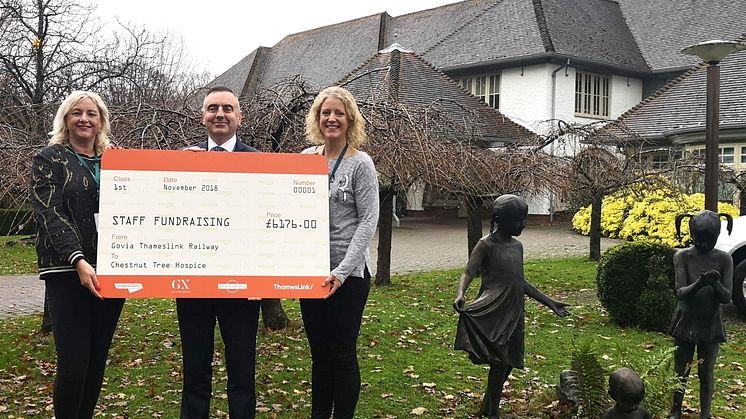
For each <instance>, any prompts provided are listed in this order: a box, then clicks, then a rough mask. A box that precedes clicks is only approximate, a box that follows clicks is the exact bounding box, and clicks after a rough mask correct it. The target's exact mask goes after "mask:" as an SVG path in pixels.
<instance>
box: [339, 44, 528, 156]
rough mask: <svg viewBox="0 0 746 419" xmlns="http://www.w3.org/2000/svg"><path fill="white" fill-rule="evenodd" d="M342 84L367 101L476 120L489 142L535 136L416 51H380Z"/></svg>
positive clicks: (509, 140) (459, 118)
mask: <svg viewBox="0 0 746 419" xmlns="http://www.w3.org/2000/svg"><path fill="white" fill-rule="evenodd" d="M396 55H398V56H399V58H398V59H396ZM339 84H340V85H343V86H344V87H345V88H347V89H348V90H350V91H351V92H352V93H353V94H354V95H355V97H356V98H357V99H358V101H360V102H363V103H381V102H383V101H388V102H389V103H390V101H392V100H395V101H396V102H397V103H398V104H401V105H405V106H406V107H407V108H408V109H410V110H415V111H419V112H424V111H425V110H426V109H427V108H428V107H435V108H438V109H439V110H440V111H441V112H442V113H444V114H447V115H448V116H449V117H450V119H452V120H457V121H464V120H473V121H474V125H475V128H477V129H478V131H479V134H480V135H481V137H482V139H483V140H485V141H486V142H496V141H497V142H505V143H511V142H516V141H520V140H522V139H527V138H529V137H532V136H534V134H533V133H532V132H530V131H528V130H527V129H525V128H523V127H522V126H520V125H518V124H516V123H514V122H513V121H511V120H510V119H509V118H508V117H506V116H504V115H502V114H501V113H500V112H499V111H497V110H496V109H493V108H491V107H489V106H487V105H486V104H485V103H484V102H483V101H482V100H480V99H477V98H476V97H474V96H472V95H471V94H469V93H467V92H465V91H464V90H463V89H462V88H461V87H460V86H459V85H458V84H457V83H456V82H454V81H453V80H451V79H450V78H449V77H448V76H446V75H445V74H443V73H441V72H440V71H438V70H436V69H435V67H433V66H432V65H431V64H429V63H427V62H426V61H425V60H423V59H422V58H420V57H419V56H417V55H416V54H414V53H412V52H404V51H398V50H396V51H390V52H380V53H378V54H376V55H375V56H373V57H372V58H371V59H369V60H368V61H366V62H365V63H364V64H363V65H362V66H360V67H358V68H357V69H355V70H354V71H353V72H352V73H350V74H349V75H348V76H347V77H345V78H344V79H343V80H341V81H340V83H339Z"/></svg>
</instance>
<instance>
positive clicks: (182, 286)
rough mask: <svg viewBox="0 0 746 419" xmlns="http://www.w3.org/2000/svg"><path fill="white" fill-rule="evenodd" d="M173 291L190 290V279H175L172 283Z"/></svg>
mask: <svg viewBox="0 0 746 419" xmlns="http://www.w3.org/2000/svg"><path fill="white" fill-rule="evenodd" d="M171 289H174V290H178V291H182V290H188V289H189V280H188V279H174V280H173V281H171Z"/></svg>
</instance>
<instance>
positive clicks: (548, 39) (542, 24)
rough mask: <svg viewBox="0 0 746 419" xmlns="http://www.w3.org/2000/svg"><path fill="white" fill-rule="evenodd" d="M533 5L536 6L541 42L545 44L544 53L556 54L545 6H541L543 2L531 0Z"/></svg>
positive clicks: (535, 12) (535, 11)
mask: <svg viewBox="0 0 746 419" xmlns="http://www.w3.org/2000/svg"><path fill="white" fill-rule="evenodd" d="M531 3H533V6H534V15H535V17H536V25H537V26H538V27H539V36H540V37H541V42H542V43H543V44H544V51H546V52H556V51H555V49H554V44H553V43H552V34H550V33H549V26H548V25H547V17H546V15H545V14H544V6H543V5H542V4H541V0H531Z"/></svg>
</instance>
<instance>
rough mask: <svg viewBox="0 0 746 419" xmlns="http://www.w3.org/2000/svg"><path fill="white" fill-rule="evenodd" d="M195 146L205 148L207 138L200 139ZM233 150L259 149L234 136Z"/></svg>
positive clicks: (249, 150)
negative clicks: (234, 144)
mask: <svg viewBox="0 0 746 419" xmlns="http://www.w3.org/2000/svg"><path fill="white" fill-rule="evenodd" d="M197 147H199V148H204V149H205V150H207V140H204V141H201V142H200V143H198V144H197ZM233 151H234V152H237V151H248V152H258V151H259V150H257V149H255V148H254V147H252V146H250V145H248V144H246V143H244V142H243V141H241V139H240V138H236V147H235V148H234V149H233Z"/></svg>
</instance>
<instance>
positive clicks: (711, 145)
mask: <svg viewBox="0 0 746 419" xmlns="http://www.w3.org/2000/svg"><path fill="white" fill-rule="evenodd" d="M742 50H746V45H745V44H740V43H738V42H731V41H707V42H701V43H699V44H694V45H690V46H688V47H686V48H684V49H683V50H681V52H682V53H684V54H688V55H696V56H697V57H699V58H701V59H702V61H704V62H706V63H707V119H706V120H705V130H706V131H705V209H708V210H710V211H715V212H717V210H718V166H719V164H720V162H719V156H720V147H719V146H718V130H719V126H720V66H719V65H718V64H719V63H720V61H722V60H723V58H725V56H726V55H728V54H731V53H733V52H737V51H742Z"/></svg>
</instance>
